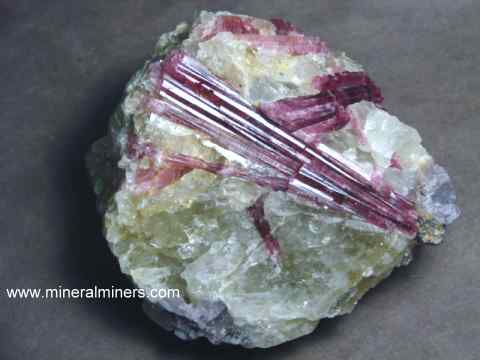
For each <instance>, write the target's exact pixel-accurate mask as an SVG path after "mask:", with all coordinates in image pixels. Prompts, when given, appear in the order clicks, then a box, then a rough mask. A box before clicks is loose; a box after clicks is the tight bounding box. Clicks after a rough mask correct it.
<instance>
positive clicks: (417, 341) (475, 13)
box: [0, 0, 480, 360]
mask: <svg viewBox="0 0 480 360" xmlns="http://www.w3.org/2000/svg"><path fill="white" fill-rule="evenodd" d="M202 8H208V9H228V10H231V11H233V12H239V13H248V14H251V15H256V16H260V17H267V18H268V17H273V16H275V17H286V18H287V19H289V20H291V21H292V22H294V23H296V24H298V25H299V26H300V27H301V28H302V29H303V30H305V31H306V32H308V33H312V34H317V35H320V36H321V37H323V38H324V39H326V40H327V41H328V42H329V43H330V45H331V46H332V47H334V48H338V49H343V50H346V51H347V52H348V53H349V54H350V55H351V56H352V57H353V58H355V59H357V60H358V61H359V62H360V63H362V64H364V65H365V67H366V68H367V69H368V71H369V72H370V74H371V76H372V77H373V78H374V79H375V80H376V82H377V83H378V84H379V85H380V86H381V87H382V88H383V90H384V94H385V97H386V104H387V107H388V108H389V109H390V110H391V111H392V112H393V113H395V114H397V115H398V116H399V117H400V118H401V119H402V120H403V121H405V122H406V123H408V124H411V125H413V126H415V127H416V128H417V129H418V130H419V131H420V133H421V134H422V136H423V139H424V144H425V145H426V147H427V148H428V149H429V150H430V151H431V152H432V153H433V154H434V155H435V157H436V159H437V160H438V162H439V163H440V164H442V165H444V166H446V167H447V169H448V170H449V171H450V173H451V175H452V178H453V182H454V184H455V186H456V188H457V190H458V197H459V204H460V206H461V207H462V209H463V216H462V218H461V219H460V220H459V221H457V222H456V223H455V224H454V225H452V226H451V227H450V228H449V230H448V235H447V240H446V241H445V243H444V244H443V245H441V246H438V247H427V246H425V247H422V248H420V249H419V250H418V254H417V255H418V256H417V258H416V260H415V261H414V263H413V264H412V265H411V266H409V267H408V268H403V269H399V270H397V271H395V272H394V274H393V276H392V277H391V278H390V279H389V280H387V281H386V282H384V283H383V284H382V285H380V286H379V287H378V288H376V289H375V290H373V291H372V292H370V293H369V294H368V295H367V296H366V297H365V298H364V299H363V301H361V303H360V304H359V306H358V307H357V308H356V310H355V311H354V312H353V313H352V314H351V315H349V316H344V317H341V318H339V319H334V320H327V321H322V323H321V325H320V327H319V328H318V329H317V331H315V332H314V333H313V334H312V335H310V336H307V337H305V338H303V339H300V340H296V341H293V342H291V343H288V344H284V345H282V346H279V347H278V348H275V349H270V350H266V351H265V350H255V351H249V350H243V349H239V348H235V347H228V346H222V347H216V348H215V347H213V346H210V345H209V344H208V343H207V342H206V341H196V342H193V343H184V342H182V341H180V340H177V339H176V338H175V337H173V336H172V335H171V334H169V333H166V332H164V331H162V330H159V329H158V328H157V327H156V326H155V325H153V324H152V323H151V322H150V321H149V320H147V319H146V318H145V317H144V316H143V314H142V312H141V310H140V306H139V304H138V302H137V301H126V302H125V301H123V302H122V301H108V300H95V301H93V300H92V301H88V300H64V301H54V300H49V301H47V302H39V301H32V300H28V301H27V300H24V301H20V300H17V301H13V300H9V299H7V298H6V295H5V291H4V288H7V287H35V288H37V287H38V288H49V287H56V286H57V285H59V284H61V285H63V286H64V287H89V286H93V285H98V286H99V287H110V286H111V285H115V286H122V287H128V286H129V284H128V282H127V281H126V280H125V279H124V278H123V277H122V275H121V274H120V272H119V270H118V268H117V265H116V263H115V261H114V259H113V257H112V256H111V255H110V254H109V251H108V249H107V246H106V244H105V241H104V240H103V239H102V236H101V234H100V219H99V218H98V216H97V215H96V213H95V207H94V199H93V196H92V193H91V192H90V189H89V186H88V183H87V178H86V174H85V171H84V168H83V156H84V153H85V152H86V151H87V148H88V146H89V144H90V143H91V142H92V141H93V140H95V139H97V138H98V137H100V136H102V135H103V134H104V133H105V131H106V121H107V117H108V115H109V114H110V113H111V112H112V110H113V108H114V106H115V105H116V103H117V101H118V99H119V97H120V96H121V93H122V87H123V86H124V84H125V82H126V80H127V79H128V77H129V76H130V74H132V72H133V71H134V70H135V69H136V68H137V67H139V66H140V65H141V64H142V62H143V60H144V59H145V58H146V56H147V55H148V54H149V53H150V51H151V50H152V48H153V46H154V43H155V40H156V37H157V35H159V34H160V33H162V32H165V31H167V30H169V29H171V28H172V27H173V26H174V25H175V24H176V23H178V22H180V21H182V20H190V19H191V18H192V16H193V13H194V12H195V11H197V10H199V9H202ZM479 16H480V2H478V1H474V0H471V1H467V0H456V1H452V0H443V1H440V0H438V1H433V0H423V1H421V0H415V1H413V0H402V1H379V0H369V1H359V0H350V1H341V0H332V1H321V0H312V1H292V0H290V1H288V0H282V1H268V2H267V1H260V0H256V1H254V0H252V1H238V0H236V1H230V0H222V1H159V0H152V1H147V0H144V1H142V0H136V1H133V0H132V1H113V0H109V1H99V0H83V1H66V0H57V1H53V0H50V1H48V0H43V1H35V0H32V1H24V0H11V1H8V0H0V117H1V121H0V133H1V134H2V135H1V141H0V169H1V176H0V189H1V193H2V195H1V200H0V216H1V224H0V225H1V229H2V235H1V241H0V256H1V260H0V287H1V294H0V359H1V360H13V359H20V358H23V357H26V358H29V359H95V360H97V359H129V360H130V359H142V360H147V359H195V358H203V357H207V356H208V357H211V358H214V359H216V358H218V359H224V358H225V357H240V356H242V357H243V356H248V357H249V358H251V359H253V358H258V359H260V358H262V359H276V360H283V359H324V360H330V359H362V360H363V359H402V360H403V359H448V360H451V359H462V360H470V359H472V360H473V359H479V356H480V355H479V352H480V342H479V340H480V336H479V335H480V310H479V305H480V304H479V298H480V289H479V270H480V268H479V260H480V245H479V241H478V240H479V239H478V233H479V230H480V226H479V222H478V218H477V214H478V213H479V201H478V196H479V195H480V193H479V176H478V175H479V172H478V166H479V165H480V164H479V157H478V152H479V150H478V145H479V144H480V124H479V119H478V114H479V112H480V105H479V104H480V102H479V99H478V96H479V95H480V77H479V74H478V73H479V72H478V66H479V65H478V63H479V60H480V26H479V24H480V21H479Z"/></svg>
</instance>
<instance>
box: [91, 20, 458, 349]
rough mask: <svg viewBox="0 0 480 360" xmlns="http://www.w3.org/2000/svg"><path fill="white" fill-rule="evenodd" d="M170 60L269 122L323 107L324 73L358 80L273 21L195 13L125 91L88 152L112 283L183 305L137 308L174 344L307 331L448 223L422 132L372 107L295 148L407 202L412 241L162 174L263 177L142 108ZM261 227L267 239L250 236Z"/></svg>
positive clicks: (271, 341)
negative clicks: (293, 106) (230, 92)
mask: <svg viewBox="0 0 480 360" xmlns="http://www.w3.org/2000/svg"><path fill="white" fill-rule="evenodd" d="M173 49H181V50H182V51H184V52H185V53H187V54H189V55H190V56H193V57H195V58H196V59H198V60H199V61H200V62H202V63H203V64H204V65H206V66H207V67H208V69H209V70H210V71H211V72H212V73H213V74H215V75H217V76H218V77H220V78H222V79H223V80H225V81H226V82H227V83H228V84H229V85H230V86H231V87H232V88H233V89H235V90H236V91H238V92H239V93H240V94H241V95H242V96H243V97H245V98H246V99H247V100H248V101H250V102H251V103H252V104H254V105H255V106H258V107H259V108H260V109H264V110H265V109H266V110H265V111H266V112H268V109H272V104H276V105H278V104H282V105H285V103H281V102H279V101H282V100H283V99H285V98H298V97H302V96H307V95H314V94H317V93H318V91H319V87H322V86H325V82H324V80H322V79H326V78H328V75H334V74H338V73H342V72H351V73H359V72H363V69H362V67H361V66H360V65H358V64H357V63H355V62H354V61H353V60H351V59H350V58H349V57H347V56H346V55H345V54H344V53H339V52H335V51H332V50H331V49H329V48H328V47H327V46H326V44H325V43H324V42H323V41H320V40H319V39H318V38H315V37H309V36H306V35H303V34H302V33H301V32H300V31H299V30H298V29H296V28H295V27H294V26H292V25H291V24H289V23H287V22H284V21H282V20H272V21H267V20H261V19H257V18H253V17H247V16H238V15H232V14H229V13H216V14H214V13H209V12H202V13H201V14H200V16H199V18H198V19H197V20H196V21H195V23H194V24H193V26H192V27H190V26H188V25H187V24H180V25H179V26H178V27H177V28H176V29H175V30H174V31H172V32H170V33H167V34H164V35H162V36H161V37H160V39H159V41H158V43H157V46H156V48H155V52H154V56H153V58H152V59H151V60H150V61H148V62H147V63H146V65H145V66H144V68H143V69H141V70H139V71H138V72H137V73H136V74H135V75H134V77H133V78H132V79H131V80H130V82H129V83H128V85H127V88H126V92H125V97H124V99H123V101H122V103H121V105H120V106H119V107H118V109H117V111H116V112H115V114H114V115H113V116H112V119H111V126H110V133H109V135H108V136H106V137H105V138H103V139H100V140H99V141H98V142H96V143H95V144H94V145H93V147H92V151H91V153H90V154H89V155H88V158H87V163H88V167H89V170H90V173H91V176H92V180H93V183H94V190H95V193H96V194H97V196H98V200H99V208H100V210H101V211H102V213H103V214H104V223H105V234H106V238H107V240H108V242H109V245H110V247H111V249H112V251H113V253H114V254H115V255H116V257H117V258H118V260H119V263H120V266H121V269H122V271H123V272H124V273H125V274H127V275H128V276H130V277H131V279H132V280H133V282H134V283H135V285H136V286H138V287H139V288H143V289H151V288H175V289H180V291H181V294H182V297H181V298H164V299H159V298H150V299H148V300H147V301H146V302H145V306H144V307H145V311H146V312H147V314H149V316H150V317H151V318H152V319H153V320H155V321H157V322H158V323H159V324H160V325H161V326H163V327H165V328H167V329H169V330H172V331H174V332H175V334H176V335H177V336H179V337H182V338H185V339H193V338H197V337H201V336H203V337H207V338H208V339H209V340H210V341H211V342H212V343H221V342H226V343H232V344H240V345H243V346H246V347H271V346H275V345H277V344H280V343H283V342H285V341H288V340H291V339H294V338H297V337H300V336H302V335H305V334H308V333H310V332H311V331H313V330H314V329H315V327H316V325H317V324H318V321H319V320H320V319H322V318H331V317H334V316H337V315H340V314H345V313H348V312H350V311H351V310H352V309H353V307H354V306H355V304H356V303H357V301H358V300H359V299H360V298H361V297H362V295H363V294H365V292H366V291H368V290H369V289H370V288H372V287H373V286H375V285H376V284H377V283H378V282H379V281H381V280H382V279H384V278H385V277H387V276H388V275H389V274H390V272H391V271H392V270H393V269H394V268H395V267H396V266H400V265H405V264H407V263H408V262H409V261H410V259H411V249H412V247H413V246H414V245H415V244H416V243H418V242H420V241H423V242H430V243H439V242H440V241H441V237H442V235H443V233H444V227H445V225H446V224H448V223H450V222H452V221H453V220H454V219H455V218H456V217H457V216H458V214H459V211H458V209H457V207H456V206H455V194H454V191H453V188H452V185H451V183H450V179H449V177H448V174H447V173H446V171H445V170H444V169H443V168H441V167H440V166H439V165H437V164H435V163H434V161H433V159H432V157H431V156H430V155H429V154H428V153H427V151H426V150H425V148H424V147H423V146H422V144H421V138H420V135H419V134H418V132H417V131H416V130H415V129H413V128H411V127H409V126H407V125H405V124H403V123H402V122H400V121H399V120H398V119H397V118H396V117H395V116H393V115H391V114H389V113H388V112H387V111H385V110H384V109H382V107H381V105H379V104H376V103H375V102H373V101H358V102H356V103H353V104H349V105H347V106H345V109H344V111H346V112H347V113H348V118H347V119H346V121H343V122H342V123H341V124H334V126H323V125H322V127H318V126H317V127H315V126H313V127H304V128H301V129H299V130H297V132H296V135H297V136H298V137H300V138H302V139H303V140H304V141H306V142H308V143H309V144H312V145H313V146H319V145H320V144H323V145H326V146H328V147H329V148H331V149H334V150H336V151H337V152H339V153H341V154H342V155H343V156H344V157H345V158H346V159H349V160H350V161H352V162H354V163H356V164H357V165H358V166H359V167H360V168H361V169H362V171H363V172H365V173H366V174H368V176H369V177H370V178H371V179H377V178H378V179H380V178H381V179H383V181H385V182H386V183H387V184H388V186H390V187H391V188H392V189H393V190H394V191H396V192H397V193H398V194H401V195H403V196H405V197H408V198H409V199H410V200H412V201H414V202H415V204H416V209H417V212H418V214H419V219H418V223H419V229H418V234H417V236H416V237H414V236H409V235H406V234H405V233H402V232H401V231H396V230H395V229H388V230H385V229H381V228H379V227H377V226H375V225H372V224H369V223H367V222H365V221H363V220H361V219H359V218H358V217H355V216H350V215H347V214H345V213H342V212H334V211H331V210H329V209H325V208H324V207H319V206H316V205H315V204H312V203H310V202H308V201H306V200H304V199H302V198H301V197H298V196H295V195H292V194H289V193H286V192H282V191H274V189H272V187H269V186H260V185H259V184H258V183H255V182H253V181H249V180H248V179H245V178H241V177H235V176H224V175H225V174H223V175H222V174H221V173H217V174H215V173H212V172H209V171H205V170H202V169H199V168H195V169H192V168H188V167H181V166H177V167H171V166H169V165H167V164H166V163H165V160H164V158H163V157H162V156H160V155H159V154H160V153H165V152H169V153H171V152H174V153H176V154H182V155H185V156H190V157H194V158H195V159H199V160H202V161H204V162H207V163H215V164H219V163H220V164H222V166H224V167H226V168H227V167H229V166H234V167H241V168H244V169H254V170H255V171H259V172H261V171H262V170H265V169H263V168H262V166H261V165H260V164H258V163H254V162H252V161H250V160H249V159H246V158H244V157H241V156H239V155H238V154H236V153H235V152H232V151H230V150H229V149H226V148H224V147H221V146H219V145H218V144H215V142H214V141H212V139H210V138H209V137H208V136H206V135H204V134H202V133H200V132H197V131H194V130H192V129H190V128H187V127H184V126H182V125H179V124H178V123H175V122H173V121H171V119H168V117H165V116H161V115H159V114H157V113H155V112H152V110H151V109H150V108H149V107H148V106H146V100H145V99H149V98H156V97H158V94H157V93H156V89H155V84H154V81H153V80H152V79H153V77H154V75H153V74H152V66H151V64H152V63H155V62H158V61H159V60H160V59H162V58H164V57H165V56H166V55H167V54H168V53H169V52H171V51H172V50H173ZM288 104H289V103H288ZM276 105H275V106H276ZM287 115H289V116H290V115H291V114H287ZM292 116H296V115H295V114H293V115H292ZM259 218H261V219H260V220H258V219H259ZM254 219H257V221H254ZM259 222H260V224H259ZM265 224H267V227H266V229H267V230H268V236H267V237H266V236H264V235H265V234H263V236H262V233H261V231H259V229H260V228H261V227H259V225H265ZM264 229H265V227H264ZM269 239H270V240H269Z"/></svg>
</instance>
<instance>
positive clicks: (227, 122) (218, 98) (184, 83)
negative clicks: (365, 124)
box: [151, 51, 417, 235]
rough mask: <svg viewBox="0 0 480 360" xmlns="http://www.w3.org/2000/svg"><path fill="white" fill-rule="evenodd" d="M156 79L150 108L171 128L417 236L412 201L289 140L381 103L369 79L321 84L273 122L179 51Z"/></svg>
mask: <svg viewBox="0 0 480 360" xmlns="http://www.w3.org/2000/svg"><path fill="white" fill-rule="evenodd" d="M152 74H154V79H153V81H154V83H155V86H156V88H157V91H158V94H159V99H157V100H156V104H155V102H151V106H152V110H153V111H159V112H160V113H161V114H162V115H167V116H168V115H169V114H170V116H169V118H170V119H171V120H172V121H177V122H180V123H182V124H183V125H187V126H189V127H191V128H193V129H196V130H200V131H203V132H204V133H206V134H207V135H210V136H211V137H212V140H213V141H214V142H217V143H218V144H219V145H221V146H225V147H226V148H227V149H229V150H231V151H234V152H236V153H238V154H239V155H241V156H245V157H247V158H248V159H250V160H253V161H261V162H262V163H263V164H265V165H267V166H272V165H273V164H275V163H277V164H278V163H280V166H278V167H275V166H274V165H273V168H274V170H277V171H279V172H280V173H281V174H282V175H283V176H285V177H286V178H287V179H288V187H287V189H286V190H287V191H289V192H292V193H295V194H297V195H299V196H301V197H304V198H307V199H309V200H311V201H314V202H316V203H318V204H323V205H327V206H329V207H330V208H332V209H335V210H342V211H346V212H348V213H351V214H353V215H357V216H360V217H362V218H364V219H365V220H367V221H369V222H371V223H372V224H375V225H377V226H379V227H381V228H384V229H389V228H397V229H399V230H401V231H403V232H405V233H407V234H409V235H413V234H415V233H416V231H417V225H416V218H417V216H416V211H415V207H414V205H413V204H412V203H410V202H409V201H408V200H407V199H405V198H403V197H402V196H400V195H398V194H396V193H395V192H393V191H391V190H389V189H388V188H387V187H385V186H383V185H378V184H374V183H373V182H372V181H370V179H369V178H368V177H366V176H365V175H364V174H362V172H361V171H360V170H359V168H358V167H357V166H355V164H352V163H350V162H349V161H347V160H346V159H344V158H343V157H342V156H341V155H340V154H338V153H337V152H335V151H332V150H331V149H329V148H328V147H326V146H324V145H322V144H319V146H318V147H317V148H313V147H310V146H309V145H308V144H306V143H305V142H303V141H302V140H300V139H299V138H297V137H295V136H294V135H292V134H291V133H290V131H292V130H298V129H301V128H303V127H306V126H310V125H314V124H315V123H319V122H321V121H322V120H326V119H331V118H340V119H342V116H344V115H343V114H342V113H341V107H343V106H346V105H348V104H351V103H354V102H358V101H361V100H370V101H381V95H380V93H379V91H378V88H377V87H376V86H375V85H374V84H373V83H372V82H371V81H370V80H369V79H368V77H366V75H364V74H350V73H345V74H340V75H338V76H335V77H332V78H328V79H327V80H326V81H324V82H322V85H321V86H322V90H323V91H322V92H321V93H320V94H318V95H316V96H313V97H306V98H305V97H304V98H299V99H293V100H290V99H287V100H281V101H280V103H277V104H276V106H280V107H282V106H283V107H285V108H287V109H288V111H285V112H283V113H284V116H283V117H275V116H271V117H272V118H273V119H274V120H275V118H276V121H272V119H269V118H266V117H263V116H262V115H261V114H260V113H259V112H257V111H256V110H255V108H254V107H253V106H252V105H250V104H249V103H248V102H247V101H246V100H245V99H243V98H242V97H241V96H240V95H239V94H238V93H237V92H236V91H235V90H234V89H232V88H230V87H229V86H228V85H227V84H225V83H224V82H223V81H222V80H220V79H219V78H217V77H215V76H214V75H213V74H211V73H210V72H209V71H208V70H207V69H206V68H205V67H204V66H203V65H201V64H200V63H199V62H198V61H196V60H195V59H193V58H191V57H189V56H187V55H186V54H184V53H182V52H179V51H177V52H173V53H172V54H171V55H170V56H169V57H167V58H166V59H165V60H164V61H163V63H156V64H153V71H152ZM274 107H275V105H274ZM271 109H272V108H271V107H270V108H269V107H268V106H267V107H264V109H263V110H264V112H265V113H266V114H267V115H269V113H270V115H272V112H271V111H270V110H271ZM339 109H340V111H339ZM299 119H301V120H299ZM295 120H297V121H295ZM343 121H345V120H340V122H343ZM334 126H335V125H334ZM245 147H249V148H250V151H246V150H245ZM252 149H253V151H252ZM252 152H256V153H257V154H256V155H253V154H252ZM379 189H381V190H379Z"/></svg>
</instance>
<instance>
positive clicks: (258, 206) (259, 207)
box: [247, 195, 280, 255]
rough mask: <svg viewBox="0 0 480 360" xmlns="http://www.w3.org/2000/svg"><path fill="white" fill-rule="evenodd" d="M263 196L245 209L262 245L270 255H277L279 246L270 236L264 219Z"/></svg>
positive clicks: (269, 230) (268, 225)
mask: <svg viewBox="0 0 480 360" xmlns="http://www.w3.org/2000/svg"><path fill="white" fill-rule="evenodd" d="M264 201H265V195H262V196H260V197H259V198H258V199H257V201H255V203H254V204H253V205H252V206H250V207H249V208H248V209H247V212H248V214H249V215H250V217H251V218H252V220H253V223H254V225H255V227H256V228H257V231H258V233H259V234H260V236H261V237H262V239H263V243H264V244H265V246H266V247H267V250H268V252H269V254H270V255H278V254H279V253H280V245H279V243H278V241H277V239H275V238H274V237H273V235H272V230H271V229H270V224H269V223H268V221H267V219H266V218H265V208H264Z"/></svg>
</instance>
